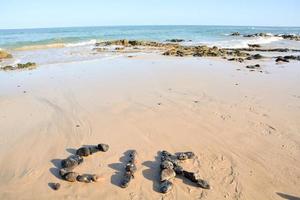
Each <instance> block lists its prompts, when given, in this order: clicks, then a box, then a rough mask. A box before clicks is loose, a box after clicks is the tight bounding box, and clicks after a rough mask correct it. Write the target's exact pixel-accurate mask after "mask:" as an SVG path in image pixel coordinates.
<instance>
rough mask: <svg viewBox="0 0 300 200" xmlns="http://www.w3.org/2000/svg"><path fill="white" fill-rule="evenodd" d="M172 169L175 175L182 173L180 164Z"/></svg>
mask: <svg viewBox="0 0 300 200" xmlns="http://www.w3.org/2000/svg"><path fill="white" fill-rule="evenodd" d="M174 171H175V173H176V174H177V175H181V174H183V167H181V166H180V165H175V166H174Z"/></svg>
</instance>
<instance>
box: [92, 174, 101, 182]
mask: <svg viewBox="0 0 300 200" xmlns="http://www.w3.org/2000/svg"><path fill="white" fill-rule="evenodd" d="M100 178H101V177H100V176H98V175H96V174H93V175H91V180H92V181H93V182H98V181H99V180H100Z"/></svg>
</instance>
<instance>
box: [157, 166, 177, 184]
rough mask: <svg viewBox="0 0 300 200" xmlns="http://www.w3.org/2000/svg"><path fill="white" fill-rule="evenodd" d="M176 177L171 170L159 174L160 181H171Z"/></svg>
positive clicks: (164, 170)
mask: <svg viewBox="0 0 300 200" xmlns="http://www.w3.org/2000/svg"><path fill="white" fill-rule="evenodd" d="M175 176H176V173H175V171H174V170H173V169H163V170H162V171H161V173H160V181H166V180H172V179H174V178H175Z"/></svg>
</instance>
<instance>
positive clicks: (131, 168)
mask: <svg viewBox="0 0 300 200" xmlns="http://www.w3.org/2000/svg"><path fill="white" fill-rule="evenodd" d="M136 164H137V151H135V150H132V151H131V152H130V153H129V161H128V163H127V164H126V167H125V172H124V175H123V179H122V181H121V184H120V186H121V187H122V188H127V187H128V186H129V183H130V182H131V180H132V179H133V178H134V174H135V172H136V171H137V167H136Z"/></svg>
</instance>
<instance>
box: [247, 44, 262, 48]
mask: <svg viewBox="0 0 300 200" xmlns="http://www.w3.org/2000/svg"><path fill="white" fill-rule="evenodd" d="M248 46H249V47H250V48H260V47H261V46H260V45H259V44H248Z"/></svg>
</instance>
